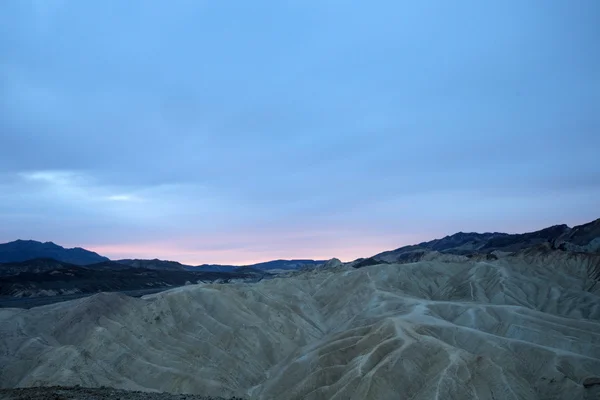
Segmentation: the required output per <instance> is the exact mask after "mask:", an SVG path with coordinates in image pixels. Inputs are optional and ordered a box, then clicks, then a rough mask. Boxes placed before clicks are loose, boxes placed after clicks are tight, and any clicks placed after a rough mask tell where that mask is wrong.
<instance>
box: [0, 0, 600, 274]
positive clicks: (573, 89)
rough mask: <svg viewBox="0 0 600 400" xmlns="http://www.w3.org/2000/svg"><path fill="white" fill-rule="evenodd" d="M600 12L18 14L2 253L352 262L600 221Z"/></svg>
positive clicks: (489, 8) (52, 5)
mask: <svg viewBox="0 0 600 400" xmlns="http://www.w3.org/2000/svg"><path fill="white" fill-rule="evenodd" d="M599 40H600V2H598V1H595V0H578V1H574V2H565V1H555V0H545V1H542V0H536V1H534V0H532V1H512V0H511V1H502V2H481V1H460V2H447V1H423V2H408V1H397V0H394V1H374V2H359V1H354V2H353V1H350V2H348V1H340V0H330V1H328V0H321V1H293V0H289V1H263V0H255V1H252V2H242V1H219V2H208V1H192V0H175V1H168V2H167V1H149V0H148V1H146V0H145V1H141V0H131V1H126V2H125V1H117V0H112V1H110V0H109V1H75V0H71V1H68V0H35V1H34V0H6V1H3V2H1V3H0V54H2V56H1V57H0V241H9V240H14V239H17V238H22V239H36V240H42V241H50V240H51V241H54V242H56V243H59V244H62V245H66V246H83V247H86V248H91V249H94V250H97V251H99V252H101V253H102V254H104V255H107V256H109V257H113V258H121V257H139V258H141V257H144V258H154V257H159V258H165V259H176V260H180V261H183V262H188V263H204V262H207V263H212V262H221V263H246V262H254V261H261V260H267V259H274V258H300V257H302V258H330V257H339V258H341V259H343V260H350V259H354V258H357V257H361V256H369V255H372V254H374V253H377V252H379V251H383V250H387V249H390V248H396V247H399V246H401V245H404V244H411V243H414V242H419V241H421V240H428V239H432V238H435V237H440V236H444V235H446V234H450V233H453V232H456V231H461V230H462V231H508V232H521V231H527V230H534V229H538V228H542V227H545V226H548V225H552V224H558V223H567V224H569V225H574V224H578V223H583V222H587V221H589V220H592V219H595V218H597V217H599V216H600V215H599V213H598V210H600V208H599V207H598V204H599V202H598V198H600V156H598V154H600V112H599V110H600V46H598V42H599Z"/></svg>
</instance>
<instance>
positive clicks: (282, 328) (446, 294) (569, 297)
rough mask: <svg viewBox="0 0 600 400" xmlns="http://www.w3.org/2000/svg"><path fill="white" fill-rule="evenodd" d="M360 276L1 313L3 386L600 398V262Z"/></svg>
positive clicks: (516, 255) (438, 261) (437, 265)
mask: <svg viewBox="0 0 600 400" xmlns="http://www.w3.org/2000/svg"><path fill="white" fill-rule="evenodd" d="M363 264H364V263H363ZM367 264H374V265H368V266H364V267H360V265H361V264H360V263H357V262H354V263H346V264H344V263H341V262H340V261H339V260H336V259H333V260H330V261H329V262H327V263H326V264H325V265H324V266H322V267H317V268H312V269H308V270H304V271H295V272H290V273H288V274H284V275H279V276H278V277H276V278H274V279H270V280H263V281H261V282H258V283H231V284H198V285H188V286H185V287H180V288H176V289H172V290H168V291H165V292H161V293H158V294H153V295H148V296H144V297H142V298H131V297H128V296H126V295H123V294H117V293H100V294H96V295H93V296H91V297H87V298H83V299H78V300H73V301H67V302H63V303H58V304H52V305H47V306H43V307H36V308H32V309H29V310H25V309H16V308H9V309H0V384H1V387H2V388H20V387H39V386H55V385H60V386H70V387H74V386H76V385H80V386H81V387H89V388H97V387H102V386H105V387H111V388H114V389H126V390H132V391H144V392H169V393H172V394H199V395H203V396H221V397H230V396H239V397H243V398H248V399H412V400H425V399H427V400H428V399H440V400H441V399H461V400H462V399H473V400H476V399H477V400H492V399H496V400H498V399H511V400H526V399H565V400H572V399H590V400H591V399H600V379H599V378H600V282H599V276H600V255H598V254H597V253H581V252H572V251H568V250H563V249H556V248H553V247H552V246H550V245H548V244H539V245H536V246H532V247H530V248H527V249H523V250H520V251H516V252H513V253H510V254H500V253H497V254H494V255H489V254H488V255H480V256H470V257H467V256H463V255H457V254H442V253H439V252H436V251H430V252H427V253H425V254H424V255H422V256H421V257H420V259H419V260H418V261H415V262H407V263H403V264H400V263H395V262H392V263H384V262H383V261H381V263H379V262H377V261H373V262H371V263H367ZM357 266H359V267H360V268H355V267H357ZM2 393H4V394H5V395H6V396H10V395H9V394H6V393H9V392H6V391H3V392H2ZM2 393H0V395H2ZM6 398H13V397H6ZM15 398H16V397H15ZM65 398H75V397H65ZM124 398H125V397H124Z"/></svg>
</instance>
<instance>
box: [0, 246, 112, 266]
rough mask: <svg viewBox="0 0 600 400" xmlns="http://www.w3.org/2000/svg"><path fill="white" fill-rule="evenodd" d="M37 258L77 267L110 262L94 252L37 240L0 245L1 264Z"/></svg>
mask: <svg viewBox="0 0 600 400" xmlns="http://www.w3.org/2000/svg"><path fill="white" fill-rule="evenodd" d="M37 258H46V259H48V258H51V259H53V260H56V261H63V262H67V263H70V264H75V265H88V264H94V263H99V262H102V261H108V258H106V257H103V256H101V255H99V254H97V253H94V252H93V251H89V250H85V249H82V248H79V247H76V248H74V249H65V248H64V247H62V246H59V245H57V244H54V243H52V242H45V243H42V242H37V241H35V240H15V241H14V242H9V243H3V244H0V262H2V263H7V262H19V261H27V260H33V259H37Z"/></svg>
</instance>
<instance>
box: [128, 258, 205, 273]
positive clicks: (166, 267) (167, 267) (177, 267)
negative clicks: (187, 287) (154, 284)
mask: <svg viewBox="0 0 600 400" xmlns="http://www.w3.org/2000/svg"><path fill="white" fill-rule="evenodd" d="M116 262H118V263H119V264H124V265H128V266H130V267H133V268H146V269H155V270H163V271H187V270H188V269H189V268H193V267H190V266H189V265H184V264H181V263H179V262H177V261H163V260H158V259H154V260H117V261H116Z"/></svg>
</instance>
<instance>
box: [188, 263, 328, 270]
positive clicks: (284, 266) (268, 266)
mask: <svg viewBox="0 0 600 400" xmlns="http://www.w3.org/2000/svg"><path fill="white" fill-rule="evenodd" d="M325 262H326V261H324V260H273V261H266V262H261V263H257V264H250V265H242V266H240V265H220V264H203V265H198V266H197V267H189V266H185V267H184V268H185V269H186V270H188V271H197V270H202V271H215V272H233V271H237V270H238V269H239V270H243V269H244V268H251V269H255V270H259V271H271V270H276V269H278V270H286V271H289V270H297V269H301V268H303V267H313V266H317V265H322V264H325Z"/></svg>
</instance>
